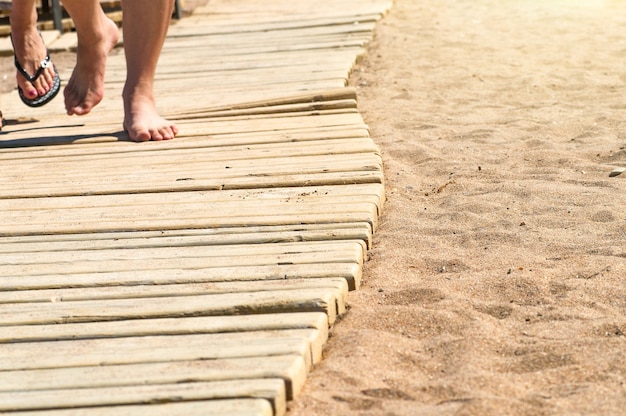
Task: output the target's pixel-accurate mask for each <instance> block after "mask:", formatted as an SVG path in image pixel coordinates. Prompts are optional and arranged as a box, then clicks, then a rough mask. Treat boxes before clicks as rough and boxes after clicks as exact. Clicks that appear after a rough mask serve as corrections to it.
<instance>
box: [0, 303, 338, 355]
mask: <svg viewBox="0 0 626 416" xmlns="http://www.w3.org/2000/svg"><path fill="white" fill-rule="evenodd" d="M328 326H329V323H328V317H327V316H326V314H325V313H323V312H296V313H280V314H270V315H267V314H259V315H241V316H196V317H176V318H159V319H129V320H124V321H106V322H89V323H66V324H63V325H58V324H50V325H23V326H19V325H17V326H0V344H8V343H21V342H42V341H62V340H80V339H95V338H124V337H132V336H138V337H145V336H151V335H194V334H216V333H234V332H238V333H243V332H254V331H271V330H274V331H275V330H285V329H314V330H316V331H317V333H316V336H317V337H318V338H319V339H320V340H321V341H322V342H325V341H326V339H327V338H328ZM314 358H315V357H314ZM313 362H314V363H316V362H317V361H316V360H313Z"/></svg>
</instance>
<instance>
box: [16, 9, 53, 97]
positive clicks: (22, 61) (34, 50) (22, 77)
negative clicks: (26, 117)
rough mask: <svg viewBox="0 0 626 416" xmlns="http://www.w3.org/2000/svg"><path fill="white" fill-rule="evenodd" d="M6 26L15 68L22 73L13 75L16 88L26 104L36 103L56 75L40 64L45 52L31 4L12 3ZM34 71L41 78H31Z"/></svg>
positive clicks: (35, 13) (47, 66) (48, 89)
mask: <svg viewBox="0 0 626 416" xmlns="http://www.w3.org/2000/svg"><path fill="white" fill-rule="evenodd" d="M10 22H11V40H12V42H13V49H14V53H15V60H16V66H19V67H21V68H22V69H23V70H24V72H25V74H24V73H22V72H21V71H19V70H18V71H17V75H16V80H17V86H18V88H19V89H20V91H21V94H22V97H23V98H25V99H26V100H27V101H29V100H36V99H37V98H38V97H43V96H45V95H46V94H48V92H49V91H50V90H51V88H52V87H53V86H54V83H55V79H56V77H57V76H58V75H57V74H56V73H55V70H54V66H53V65H50V64H49V63H43V64H42V62H45V58H46V56H47V50H46V45H45V44H44V41H43V39H42V38H41V35H40V34H39V32H38V30H37V9H36V7H35V0H14V1H13V2H12V4H11V16H10ZM38 71H41V74H40V75H39V76H35V75H36V74H37V73H38ZM31 76H32V78H31ZM29 78H30V80H29ZM31 81H32V82H31ZM57 82H58V81H57Z"/></svg>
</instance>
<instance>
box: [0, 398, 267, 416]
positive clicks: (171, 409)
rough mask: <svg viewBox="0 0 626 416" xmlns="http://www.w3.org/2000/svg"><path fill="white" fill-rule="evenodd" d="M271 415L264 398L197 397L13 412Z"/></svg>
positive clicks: (43, 415) (49, 415) (34, 415)
mask: <svg viewBox="0 0 626 416" xmlns="http://www.w3.org/2000/svg"><path fill="white" fill-rule="evenodd" d="M87 412H88V414H89V416H118V415H127V416H175V415H179V416H206V415H220V416H272V415H274V411H273V409H272V405H271V403H270V402H269V401H268V400H265V399H242V398H238V399H232V400H196V401H189V402H182V403H155V404H145V405H136V406H118V405H116V406H109V407H90V408H88V409H87V408H82V409H81V408H78V409H63V410H59V409H53V410H45V411H44V412H37V411H34V412H29V411H24V412H13V413H11V414H13V415H16V416H84V415H85V414H86V413H87Z"/></svg>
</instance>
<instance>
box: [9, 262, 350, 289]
mask: <svg viewBox="0 0 626 416" xmlns="http://www.w3.org/2000/svg"><path fill="white" fill-rule="evenodd" d="M338 261H343V262H338ZM170 263H171V262H170ZM288 263H289V264H274V265H263V264H253V265H248V266H245V265H235V266H231V267H226V266H220V265H213V264H204V265H203V266H201V265H198V264H196V265H191V266H193V268H187V269H185V268H183V266H181V265H179V264H170V265H169V266H168V267H166V266H165V265H163V266H162V267H161V268H157V269H150V267H149V266H146V265H143V266H142V267H137V268H135V269H130V268H129V269H127V270H123V267H121V268H120V267H118V268H119V269H120V270H117V271H106V272H103V271H99V270H92V271H91V272H84V271H81V272H77V271H76V269H75V268H73V269H71V270H68V269H67V268H63V267H59V268H58V270H56V271H57V273H56V274H50V273H51V272H54V271H55V270H54V269H53V270H47V269H48V268H51V265H45V266H47V267H46V269H43V268H42V269H41V270H36V271H34V270H31V271H29V273H28V274H24V271H23V269H22V268H18V271H17V272H15V271H14V273H16V274H15V275H13V276H11V275H3V276H0V290H2V291H12V290H34V289H60V288H64V287H73V288H79V287H109V286H140V285H167V284H189V283H211V282H250V281H272V280H283V279H292V278H299V279H309V278H311V279H312V278H326V277H341V278H343V279H345V280H346V282H347V284H348V287H349V288H350V290H355V289H357V288H358V287H359V286H360V282H361V263H360V262H359V260H358V259H357V260H355V261H352V262H351V261H349V260H346V259H337V258H331V259H328V260H327V261H326V262H324V263H310V262H309V263H306V262H303V263H302V264H292V263H293V262H291V261H290V262H288ZM130 266H136V265H134V264H133V265H130ZM84 269H87V267H85V268H84ZM4 272H8V270H6V269H5V270H4Z"/></svg>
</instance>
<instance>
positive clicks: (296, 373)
mask: <svg viewBox="0 0 626 416" xmlns="http://www.w3.org/2000/svg"><path fill="white" fill-rule="evenodd" d="M163 359H164V360H167V357H163ZM306 374H307V368H306V363H305V360H304V359H303V358H302V357H301V356H298V355H278V356H267V357H245V358H230V359H217V360H198V361H164V362H151V363H144V364H124V365H106V366H86V367H69V368H52V369H44V370H18V371H0V392H3V391H6V392H12V391H13V392H19V391H35V390H39V391H41V390H53V389H54V390H57V389H78V388H101V387H120V386H138V385H156V384H175V383H183V382H187V383H189V382H194V383H197V382H207V381H222V380H235V379H237V380H247V379H261V378H280V379H282V380H284V381H285V387H286V393H287V399H292V398H293V397H294V395H296V394H298V393H299V392H300V391H301V390H302V387H303V385H304V380H305V379H306Z"/></svg>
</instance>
